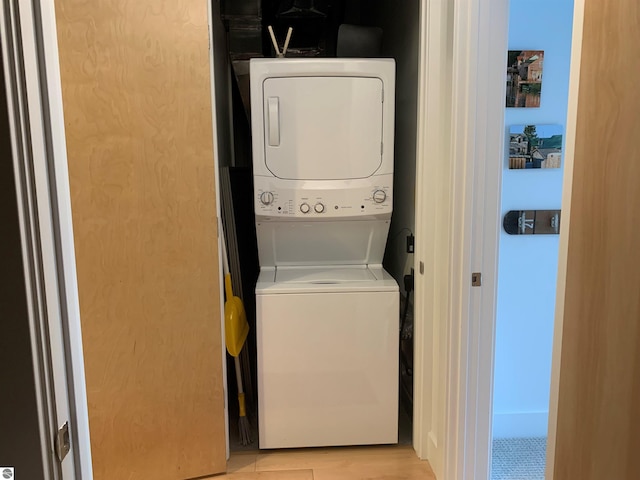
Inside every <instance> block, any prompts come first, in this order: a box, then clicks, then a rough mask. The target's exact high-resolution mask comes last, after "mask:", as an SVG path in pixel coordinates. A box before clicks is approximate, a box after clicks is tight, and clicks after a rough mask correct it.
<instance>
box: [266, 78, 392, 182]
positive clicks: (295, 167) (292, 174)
mask: <svg viewBox="0 0 640 480" xmlns="http://www.w3.org/2000/svg"><path fill="white" fill-rule="evenodd" d="M263 92H264V104H263V108H264V128H265V132H264V149H265V162H266V167H267V168H268V169H269V171H271V173H273V175H275V176H276V177H278V178H283V179H288V180H338V179H354V178H367V177H369V176H371V175H373V174H374V173H375V172H376V170H378V169H379V168H380V165H381V163H382V129H383V123H382V112H383V105H384V104H383V84H382V80H380V79H379V78H367V77H280V78H268V79H267V80H265V82H264V83H263ZM390 148H391V147H390Z"/></svg>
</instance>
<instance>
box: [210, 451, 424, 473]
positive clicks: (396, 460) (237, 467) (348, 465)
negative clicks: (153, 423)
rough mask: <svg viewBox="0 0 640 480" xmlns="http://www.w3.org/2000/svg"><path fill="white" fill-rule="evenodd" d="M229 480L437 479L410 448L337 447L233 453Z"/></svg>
mask: <svg viewBox="0 0 640 480" xmlns="http://www.w3.org/2000/svg"><path fill="white" fill-rule="evenodd" d="M208 478H209V479H215V480H218V479H229V480H356V479H363V480H364V479H366V480H383V479H384V480H392V479H394V480H414V479H415V480H418V479H419V480H435V476H434V475H433V472H432V471H431V467H430V466H429V463H428V462H426V461H422V460H419V459H418V457H417V456H416V453H415V452H414V450H413V448H412V447H411V446H407V445H398V446H376V447H336V448H313V449H296V450H275V451H254V452H237V453H235V452H234V453H232V454H231V458H230V459H229V461H228V462H227V473H226V474H225V475H217V476H215V477H208Z"/></svg>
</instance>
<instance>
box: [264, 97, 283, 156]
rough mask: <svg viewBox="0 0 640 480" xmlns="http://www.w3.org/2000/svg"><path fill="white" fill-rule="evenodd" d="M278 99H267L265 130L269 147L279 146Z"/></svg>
mask: <svg viewBox="0 0 640 480" xmlns="http://www.w3.org/2000/svg"><path fill="white" fill-rule="evenodd" d="M279 104H280V99H279V98H278V97H269V98H268V99H267V129H268V135H269V146H270V147H278V146H280V106H279Z"/></svg>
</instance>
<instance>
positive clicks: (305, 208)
mask: <svg viewBox="0 0 640 480" xmlns="http://www.w3.org/2000/svg"><path fill="white" fill-rule="evenodd" d="M309 210H311V207H310V206H309V204H308V203H303V204H302V205H300V211H301V212H302V213H309Z"/></svg>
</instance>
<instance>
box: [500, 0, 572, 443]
mask: <svg viewBox="0 0 640 480" xmlns="http://www.w3.org/2000/svg"><path fill="white" fill-rule="evenodd" d="M572 18H573V0H536V1H531V0H511V5H510V19H509V49H510V50H518V49H522V50H544V52H545V54H544V67H543V68H544V70H543V82H542V96H541V103H540V108H508V109H507V110H506V114H505V130H506V131H507V134H506V139H507V141H508V138H509V137H508V127H509V126H510V125H523V124H559V125H562V126H563V127H564V126H565V124H566V116H567V102H568V88H569V87H568V85H569V63H570V59H571V31H572ZM563 150H564V148H563ZM563 170H564V162H563V165H562V168H560V169H540V170H509V169H508V158H507V149H506V145H505V156H504V171H503V179H502V213H503V215H504V213H506V212H507V211H509V210H520V209H532V210H534V209H535V210H541V209H557V208H559V207H560V206H561V199H562V176H563ZM558 241H559V237H558V236H557V235H526V236H512V235H507V234H506V233H504V231H502V232H501V235H500V252H499V257H500V259H499V267H498V305H497V324H496V356H495V370H494V398H493V405H494V407H493V408H494V410H493V413H494V423H493V434H494V437H522V436H525V437H526V436H545V435H546V431H547V416H548V409H549V388H550V374H551V348H552V341H553V319H554V306H555V293H556V276H557V269H558Z"/></svg>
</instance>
